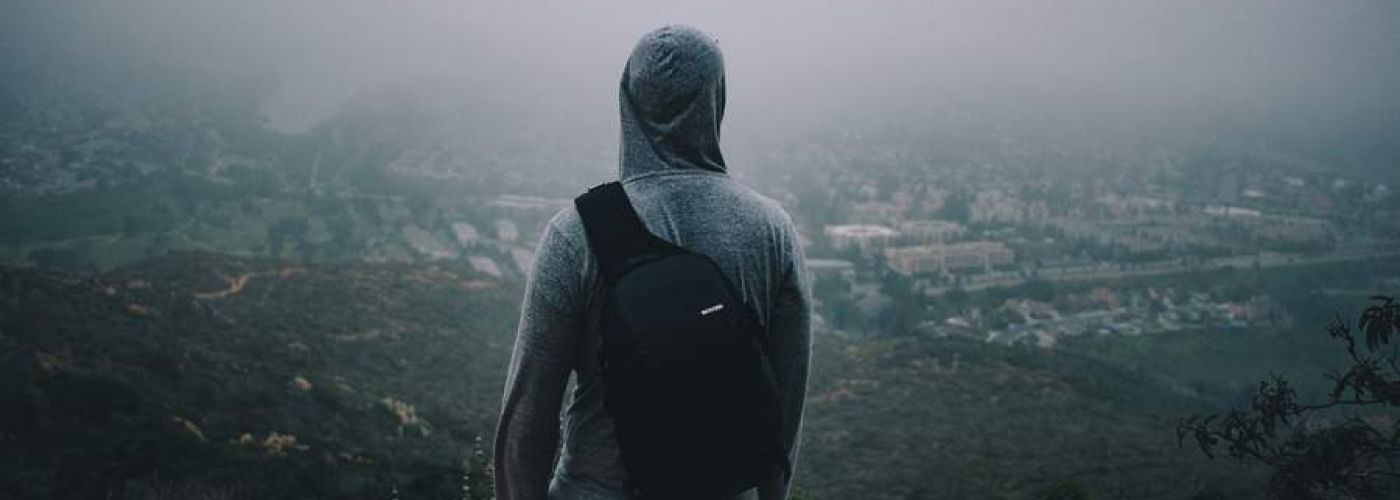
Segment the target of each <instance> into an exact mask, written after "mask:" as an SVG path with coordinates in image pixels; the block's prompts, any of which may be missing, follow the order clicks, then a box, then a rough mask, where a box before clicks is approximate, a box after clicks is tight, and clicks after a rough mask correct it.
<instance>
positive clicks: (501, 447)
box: [496, 28, 810, 499]
mask: <svg viewBox="0 0 1400 500" xmlns="http://www.w3.org/2000/svg"><path fill="white" fill-rule="evenodd" d="M697 33H698V32H694V31H693V30H689V29H687V28H663V29H662V30H658V31H656V32H653V33H652V34H650V35H648V38H644V39H643V42H642V43H639V46H638V49H637V50H636V51H635V52H634V54H633V56H632V58H631V59H630V60H629V63H628V71H627V73H626V74H625V75H624V79H623V86H622V92H621V98H622V122H623V141H622V142H623V144H622V155H621V156H622V158H621V166H620V172H619V178H620V179H621V180H622V181H623V187H624V189H625V190H626V192H627V195H628V198H629V199H630V200H631V202H632V205H633V206H634V207H635V209H636V211H637V213H638V214H639V215H640V216H641V218H642V220H643V222H644V223H645V224H646V226H647V228H648V229H649V230H650V231H651V232H652V233H653V234H655V235H657V236H659V237H661V238H662V239H665V240H667V241H669V242H671V243H673V244H676V245H678V246H681V247H683V248H685V249H686V250H689V251H691V252H695V253H699V254H703V255H705V256H708V257H710V258H711V259H713V260H714V261H715V262H716V263H717V264H718V265H719V266H720V268H721V270H722V271H723V272H724V274H725V275H726V276H727V277H728V278H729V280H730V281H731V282H732V283H733V284H734V286H735V287H736V288H737V289H738V292H739V293H740V294H741V295H742V298H743V299H744V301H745V302H746V303H747V304H748V305H749V306H751V307H753V308H754V312H755V313H757V315H758V317H759V318H760V320H761V321H762V322H763V324H764V325H765V326H766V332H767V335H768V336H769V337H770V339H771V341H772V343H773V353H772V357H773V362H774V369H775V371H776V373H775V375H776V377H777V382H778V388H779V393H780V394H779V398H780V403H781V405H782V408H783V412H784V419H785V422H784V425H783V436H781V439H783V442H784V443H786V444H787V445H788V448H789V454H790V456H791V457H792V458H794V459H795V453H796V441H797V433H798V428H799V427H800V422H801V418H802V399H803V395H804V392H805V389H806V377H807V362H808V354H809V350H810V348H809V347H810V331H809V324H808V318H809V314H810V304H809V303H810V291H809V287H808V283H807V276H806V269H805V266H804V264H803V257H802V251H801V248H800V246H799V244H798V242H797V236H796V232H795V230H794V228H793V226H792V222H791V220H790V219H789V217H788V216H787V214H786V213H785V212H784V211H783V210H782V208H781V207H779V206H778V205H777V204H776V203H775V202H773V201H771V200H769V199H767V198H764V197H763V196H760V195H758V194H757V193H755V192H753V191H752V190H750V189H749V188H747V187H744V186H742V185H740V184H738V183H737V182H735V181H734V180H733V179H731V178H730V177H729V176H728V175H727V173H726V167H725V166H724V163H723V159H722V157H721V156H720V155H719V150H718V121H719V117H720V116H721V115H722V114H723V79H722V66H720V63H719V60H718V52H717V48H714V47H713V46H712V42H709V41H708V39H704V40H702V41H701V43H698V44H697V43H696V42H695V40H696V37H697ZM697 58H698V59H699V60H700V61H701V62H702V63H705V64H709V65H710V66H708V67H707V66H705V65H704V64H696V63H694V61H695V60H696V59H697ZM688 60H689V61H690V63H687V64H686V65H685V66H683V67H680V68H670V67H666V66H667V65H668V64H673V63H674V61H681V62H686V61H688ZM642 64H647V66H641V65H642ZM716 74H717V75H719V76H718V77H716V76H715V75H716ZM657 75H665V78H667V79H668V80H667V81H664V82H658V81H656V80H657V78H659V77H658V76H657ZM676 78H680V79H682V80H683V81H681V82H676V81H672V80H674V79H676ZM707 79H708V80H707ZM629 84H630V88H629ZM687 86H690V87H691V88H690V89H689V90H688V91H687V88H686V87H687ZM663 91H664V92H663ZM676 92H679V93H681V94H685V95H689V96H692V97H691V99H690V100H689V101H683V102H679V103H675V102H671V100H670V99H669V98H668V97H667V96H668V95H669V93H676ZM677 109H680V110H682V111H680V112H677V111H676V110H677ZM678 113H679V114H678ZM603 293H604V287H603V283H602V280H601V278H600V277H599V273H598V263H597V261H596V257H595V255H594V253H593V251H592V249H590V248H589V245H588V238H587V237H586V234H585V233H584V228H583V224H582V221H581V219H580V218H579V215H578V213H577V211H576V210H575V209H574V208H572V207H570V208H568V209H565V210H564V211H562V212H561V213H560V214H558V215H557V216H555V217H554V218H553V219H552V220H551V221H550V222H549V224H548V226H547V227H546V229H545V232H544V235H543V236H542V238H541V240H540V242H539V246H538V248H537V254H536V259H535V264H534V266H533V268H532V270H531V273H530V279H529V281H528V283H527V285H526V293H525V301H524V303H523V305H522V310H521V322H520V327H519V332H518V334H517V339H516V346H515V352H514V355H513V356H512V361H511V368H510V373H509V375H508V379H507V385H506V397H505V400H504V404H503V408H502V414H501V421H500V425H499V427H498V429H497V436H496V467H497V483H498V484H497V488H498V489H497V491H498V492H499V493H500V494H501V496H502V498H512V499H514V498H543V497H544V488H545V486H546V485H548V484H550V476H551V472H557V475H556V476H555V477H554V483H553V484H554V487H555V488H556V492H555V495H554V496H555V497H556V498H590V496H589V495H592V496H591V497H592V498H626V497H625V494H623V493H622V492H623V491H625V489H624V488H623V485H624V484H625V482H626V478H627V473H626V470H625V468H624V467H623V465H622V462H621V460H620V458H619V452H618V445H617V439H616V436H615V434H614V431H613V427H612V422H611V420H610V419H609V417H608V416H607V414H606V413H605V412H604V410H603V386H602V381H601V379H600V378H599V372H598V369H599V367H598V362H597V352H598V346H599V343H600V338H601V337H600V334H599V328H598V326H599V318H600V313H601V310H602V306H603ZM571 373H572V374H576V375H577V385H576V389H575V391H574V395H573V398H572V400H571V402H570V404H569V407H568V411H567V415H566V421H565V435H564V449H563V452H562V454H561V456H560V460H559V462H558V467H557V471H556V470H553V469H554V468H553V464H554V454H555V449H556V447H557V443H558V435H557V430H558V420H557V416H558V415H559V411H560V406H561V403H562V396H563V391H564V386H565V384H566V382H567V379H568V377H569V375H570V374H571ZM676 432H686V429H676ZM776 473H777V471H775V477H776V476H777V474H776ZM788 479H789V478H785V477H776V480H775V481H774V483H775V484H777V485H778V486H776V487H773V488H770V491H768V492H766V493H765V494H764V495H763V496H764V497H774V498H776V497H777V495H781V491H782V490H785V489H786V488H785V486H786V482H787V480H788Z"/></svg>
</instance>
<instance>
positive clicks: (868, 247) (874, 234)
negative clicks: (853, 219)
mask: <svg viewBox="0 0 1400 500" xmlns="http://www.w3.org/2000/svg"><path fill="white" fill-rule="evenodd" d="M822 232H823V233H825V234H826V237H827V239H828V240H830V241H831V247H832V248H834V249H836V250H846V249H850V248H856V249H859V250H860V251H861V252H870V251H872V250H877V249H879V248H883V247H885V246H887V245H890V244H892V243H894V242H895V239H897V238H899V231H895V230H894V229H891V228H889V227H886V226H877V225H873V224H845V225H837V226H826V228H824V229H823V230H822Z"/></svg>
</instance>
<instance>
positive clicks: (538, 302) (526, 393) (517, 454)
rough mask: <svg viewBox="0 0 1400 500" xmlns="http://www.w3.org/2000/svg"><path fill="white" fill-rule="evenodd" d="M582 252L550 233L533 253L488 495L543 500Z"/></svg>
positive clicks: (573, 337) (570, 359)
mask: <svg viewBox="0 0 1400 500" xmlns="http://www.w3.org/2000/svg"><path fill="white" fill-rule="evenodd" d="M582 258H583V256H582V249H580V248H576V247H575V246H574V245H572V244H571V243H570V241H569V239H568V238H567V237H566V236H564V234H563V233H561V232H560V231H559V230H558V228H557V227H556V226H555V221H551V223H550V224H549V225H548V226H547V227H546V229H545V233H544V236H543V237H541V238H540V244H539V246H538V247H537V248H536V254H535V261H534V264H533V265H532V266H531V268H530V278H529V279H528V280H527V281H526V285H525V298H524V301H523V303H522V304H521V306H520V326H519V328H518V330H517V333H516V338H515V348H514V350H513V352H512V354H511V361H510V370H509V372H508V373H507V375H506V393H505V398H504V400H503V401H502V407H501V417H500V421H499V422H498V424H497V426H496V441H495V461H496V476H495V480H496V495H497V498H501V499H508V500H543V499H544V498H546V496H547V495H548V491H549V481H550V478H551V475H552V473H553V469H554V460H555V455H556V452H557V449H558V446H559V409H560V407H561V405H562V404H563V397H564V389H565V386H566V384H567V383H568V380H569V374H570V373H571V372H572V371H573V363H574V359H575V356H576V355H575V352H576V351H577V346H578V339H579V337H580V333H581V320H580V312H579V307H578V304H579V303H580V302H581V300H580V297H579V294H580V293H581V288H582V287H581V285H580V281H581V280H580V278H579V270H580V269H581V266H580V265H579V262H580V261H581V259H582Z"/></svg>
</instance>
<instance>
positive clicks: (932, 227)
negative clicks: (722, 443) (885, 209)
mask: <svg viewBox="0 0 1400 500" xmlns="http://www.w3.org/2000/svg"><path fill="white" fill-rule="evenodd" d="M895 228H896V229H898V230H899V233H900V234H901V235H902V236H903V238H901V240H903V241H904V242H905V243H907V244H910V245H929V244H934V243H947V242H949V241H952V240H953V238H956V237H958V236H961V235H962V234H963V233H964V232H965V231H966V230H965V229H964V228H963V226H962V224H958V223H956V222H948V221H943V220H910V221H903V222H900V223H899V224H897V225H896V226H895Z"/></svg>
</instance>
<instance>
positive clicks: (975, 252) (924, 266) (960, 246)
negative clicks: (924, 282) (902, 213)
mask: <svg viewBox="0 0 1400 500" xmlns="http://www.w3.org/2000/svg"><path fill="white" fill-rule="evenodd" d="M885 262H886V264H887V265H889V266H890V269H893V270H894V271H895V272H897V273H900V274H903V275H906V276H910V275H916V274H937V273H946V272H950V271H959V270H968V269H982V270H990V269H992V268H994V267H1000V266H1008V265H1011V264H1013V263H1015V262H1016V254H1015V252H1013V251H1012V250H1011V249H1009V248H1006V246H1005V245H1003V244H1001V243H1000V242H995V241H972V242H967V243H950V244H939V245H924V246H914V247H901V248H890V249H886V250H885Z"/></svg>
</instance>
